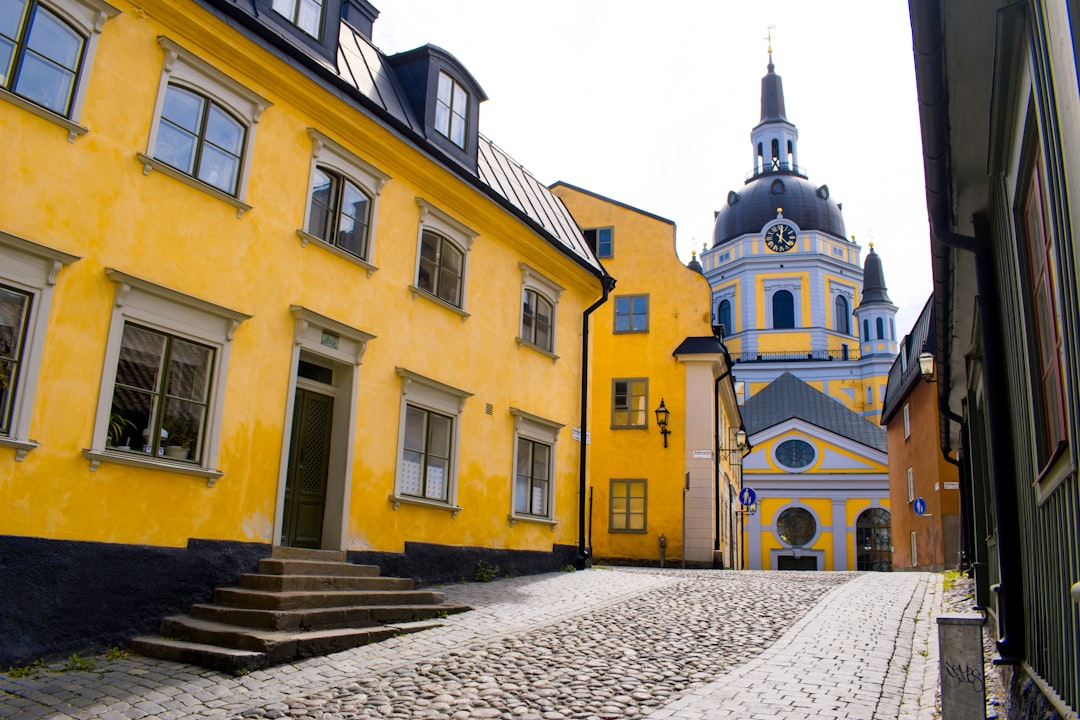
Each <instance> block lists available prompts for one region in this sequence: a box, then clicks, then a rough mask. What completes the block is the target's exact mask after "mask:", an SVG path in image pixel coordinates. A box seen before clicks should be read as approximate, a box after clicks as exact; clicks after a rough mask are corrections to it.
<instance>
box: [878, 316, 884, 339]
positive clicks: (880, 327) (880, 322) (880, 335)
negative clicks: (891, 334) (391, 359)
mask: <svg viewBox="0 0 1080 720" xmlns="http://www.w3.org/2000/svg"><path fill="white" fill-rule="evenodd" d="M877 339H878V340H884V339H885V320H884V319H882V318H878V319H877Z"/></svg>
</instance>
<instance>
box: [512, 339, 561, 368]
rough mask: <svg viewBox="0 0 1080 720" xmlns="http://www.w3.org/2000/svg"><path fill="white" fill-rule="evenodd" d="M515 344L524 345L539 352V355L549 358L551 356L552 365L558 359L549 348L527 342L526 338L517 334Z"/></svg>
mask: <svg viewBox="0 0 1080 720" xmlns="http://www.w3.org/2000/svg"><path fill="white" fill-rule="evenodd" d="M517 344H518V347H522V346H525V347H527V348H530V349H532V350H535V351H536V352H538V353H540V354H541V355H547V356H548V357H549V358H551V364H552V365H554V364H555V363H556V362H557V361H558V359H559V356H558V355H556V354H555V353H553V352H551V351H550V350H545V349H544V348H542V347H540V346H539V345H534V344H533V343H531V342H529V341H528V340H526V339H525V338H523V337H520V336H519V337H518V338H517Z"/></svg>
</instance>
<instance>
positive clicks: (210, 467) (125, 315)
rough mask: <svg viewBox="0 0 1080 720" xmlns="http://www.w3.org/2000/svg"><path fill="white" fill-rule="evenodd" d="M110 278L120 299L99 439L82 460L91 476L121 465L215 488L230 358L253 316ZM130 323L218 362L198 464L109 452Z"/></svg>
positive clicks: (123, 277)
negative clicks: (208, 351) (192, 345)
mask: <svg viewBox="0 0 1080 720" xmlns="http://www.w3.org/2000/svg"><path fill="white" fill-rule="evenodd" d="M105 274H106V275H107V276H108V278H109V279H110V280H112V281H113V282H114V283H116V295H115V300H114V302H113V308H112V318H111V319H110V322H109V336H108V342H107V345H106V348H105V360H104V362H103V363H102V371H101V390H100V394H99V395H98V406H97V413H96V415H95V418H94V433H93V435H92V437H91V442H90V447H89V448H86V449H84V450H83V455H84V456H85V457H86V458H87V459H88V460H89V461H90V470H92V471H96V470H97V469H98V467H99V466H100V465H101V464H102V463H116V464H118V465H130V466H134V467H139V468H148V469H154V470H164V471H167V472H173V473H180V474H183V475H195V476H198V477H203V478H206V480H207V484H208V485H209V486H211V487H213V485H214V483H215V482H217V480H218V479H220V478H221V477H222V475H224V473H223V472H222V471H221V470H218V469H217V465H218V457H219V454H220V450H221V418H222V412H223V410H224V405H225V378H227V377H228V369H229V352H230V349H231V347H232V340H233V336H234V335H235V333H236V329H237V328H238V327H239V326H240V323H242V322H243V321H245V320H247V319H249V318H250V317H251V316H250V315H246V314H244V313H242V312H237V311H236V310H231V309H229V308H226V307H222V306H221V305H216V304H214V303H211V302H208V301H206V300H202V299H200V298H197V297H193V296H191V295H186V294H184V293H181V292H178V291H176V290H173V289H171V288H167V287H164V286H162V285H158V284H156V283H153V282H150V281H148V280H143V279H142V278H138V277H135V276H133V275H128V274H127V273H123V272H120V271H119V270H114V269H112V268H106V270H105ZM128 322H131V323H135V324H138V325H141V326H144V327H147V328H149V329H151V330H155V331H158V332H162V333H166V334H168V335H172V336H173V337H178V338H181V339H185V340H190V341H192V342H197V343H200V344H202V345H207V346H209V347H211V348H213V349H214V358H215V362H214V367H213V369H212V371H211V374H210V396H209V397H208V398H207V404H206V407H207V417H206V428H205V430H204V432H205V441H204V442H205V452H203V455H202V458H201V459H200V462H199V463H191V462H178V461H171V460H169V459H168V458H165V457H155V456H143V455H139V454H136V453H131V452H123V451H116V450H110V449H109V448H107V447H106V441H107V439H108V434H109V415H110V411H111V409H112V400H113V390H114V388H115V386H116V370H117V364H118V362H119V359H120V345H121V342H122V340H123V335H124V326H125V325H126V324H127V323H128Z"/></svg>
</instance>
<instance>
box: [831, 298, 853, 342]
mask: <svg viewBox="0 0 1080 720" xmlns="http://www.w3.org/2000/svg"><path fill="white" fill-rule="evenodd" d="M850 318H851V313H850V311H849V310H848V301H847V298H846V297H844V296H843V295H837V296H836V317H835V322H834V327H835V328H836V332H838V333H843V334H844V335H847V334H849V333H850V332H851V320H850Z"/></svg>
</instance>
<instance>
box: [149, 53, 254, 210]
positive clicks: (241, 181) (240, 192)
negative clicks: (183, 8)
mask: <svg viewBox="0 0 1080 720" xmlns="http://www.w3.org/2000/svg"><path fill="white" fill-rule="evenodd" d="M158 42H159V43H160V44H161V46H162V48H164V50H165V64H164V68H163V70H162V74H161V84H160V86H159V88H158V97H157V104H156V106H155V108H154V122H153V125H152V126H151V128H150V138H149V142H148V143H147V151H146V154H145V155H143V154H142V153H140V154H139V155H138V157H139V160H141V161H142V163H143V174H147V175H148V174H149V173H150V171H151V170H158V171H160V172H162V173H164V174H166V175H169V176H170V177H173V178H176V179H178V180H181V181H183V182H186V183H188V184H190V185H193V186H194V187H197V188H199V189H201V190H204V191H206V192H208V193H209V194H211V195H213V196H215V197H217V198H219V199H221V200H224V201H225V202H228V203H229V204H231V205H233V206H235V207H236V208H237V211H238V212H237V216H240V215H242V214H243V213H244V212H245V211H247V210H250V209H251V206H249V205H247V204H246V203H245V202H244V198H245V196H246V195H247V178H248V173H249V170H250V167H249V166H250V164H251V163H250V159H251V151H252V148H253V146H254V142H255V126H256V124H257V123H258V122H259V117H260V116H261V115H262V112H263V110H265V109H266V108H267V107H269V105H270V103H269V101H267V100H265V99H264V98H262V97H260V96H259V95H257V94H255V93H253V92H251V91H250V90H248V89H247V88H245V87H244V86H243V85H241V84H239V83H238V82H236V81H235V80H233V79H232V78H230V77H228V76H227V75H225V74H224V73H222V72H220V71H219V70H217V69H215V68H214V67H213V66H211V65H210V64H208V63H206V62H204V61H203V60H201V59H199V58H197V57H196V56H194V55H192V54H191V53H189V52H188V51H187V50H185V49H184V48H182V47H180V46H179V45H177V44H176V43H174V42H173V41H172V40H169V39H168V38H164V37H159V38H158Z"/></svg>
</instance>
